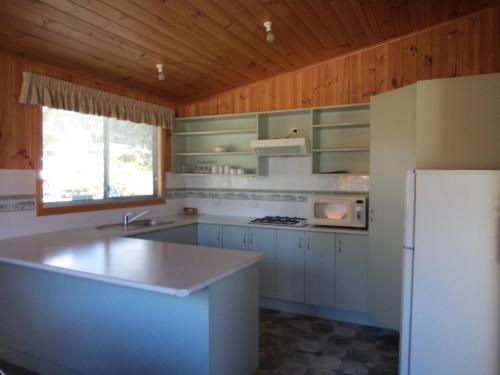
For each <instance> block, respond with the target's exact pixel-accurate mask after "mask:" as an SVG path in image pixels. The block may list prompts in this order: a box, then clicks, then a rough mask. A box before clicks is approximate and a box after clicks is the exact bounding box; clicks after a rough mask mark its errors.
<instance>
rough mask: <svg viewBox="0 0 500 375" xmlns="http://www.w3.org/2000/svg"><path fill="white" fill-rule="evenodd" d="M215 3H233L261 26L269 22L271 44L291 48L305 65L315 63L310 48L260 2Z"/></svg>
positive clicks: (232, 0)
mask: <svg viewBox="0 0 500 375" xmlns="http://www.w3.org/2000/svg"><path fill="white" fill-rule="evenodd" d="M217 1H218V3H222V4H224V5H225V6H226V5H227V4H228V3H233V5H231V6H233V7H236V6H238V7H240V8H243V9H245V10H246V11H247V12H248V13H249V14H251V15H252V16H253V17H254V18H255V19H258V20H260V24H261V25H263V23H264V22H265V21H271V22H272V23H273V34H274V35H275V38H276V39H275V41H274V42H273V43H275V44H280V43H284V44H286V45H289V46H290V48H292V49H293V50H294V51H295V52H296V53H297V54H298V55H299V56H300V57H301V58H303V59H304V60H305V61H307V63H313V62H315V61H317V58H316V57H315V56H314V54H313V52H312V50H311V48H310V46H309V45H307V44H304V43H302V42H301V40H300V39H299V38H298V37H297V35H296V34H295V30H293V29H292V28H291V27H289V26H288V25H287V24H286V23H285V22H281V20H280V19H279V18H278V17H277V16H276V15H275V14H274V13H273V12H271V10H270V9H269V8H267V7H266V6H265V5H264V4H262V3H261V2H260V1H236V0H217ZM262 27H263V26H262Z"/></svg>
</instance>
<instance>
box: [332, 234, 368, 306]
mask: <svg viewBox="0 0 500 375" xmlns="http://www.w3.org/2000/svg"><path fill="white" fill-rule="evenodd" d="M336 240H337V244H336V247H337V257H336V271H335V284H336V293H335V306H336V308H337V309H343V310H351V311H361V312H366V306H367V294H368V285H367V284H368V281H367V279H368V236H361V235H350V234H337V235H336Z"/></svg>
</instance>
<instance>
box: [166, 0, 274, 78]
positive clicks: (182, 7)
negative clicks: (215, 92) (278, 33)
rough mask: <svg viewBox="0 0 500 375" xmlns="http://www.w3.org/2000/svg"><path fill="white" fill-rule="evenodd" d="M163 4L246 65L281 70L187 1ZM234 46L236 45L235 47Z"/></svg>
mask: <svg viewBox="0 0 500 375" xmlns="http://www.w3.org/2000/svg"><path fill="white" fill-rule="evenodd" d="M164 6H165V8H166V9H168V10H170V12H171V13H173V14H178V15H180V16H182V17H181V18H180V19H181V20H187V21H185V22H184V26H185V27H190V28H193V29H195V30H199V31H200V32H201V33H205V34H208V36H209V37H210V36H211V37H213V38H215V39H216V40H217V41H218V42H217V43H221V44H222V45H226V46H228V47H229V48H230V49H231V50H232V52H233V53H234V54H235V56H238V55H241V56H243V57H244V59H243V61H246V64H247V67H251V68H252V69H255V70H258V69H261V70H262V71H263V72H264V73H266V72H271V73H273V72H274V73H277V72H281V71H282V68H280V67H279V66H278V65H276V64H275V63H274V62H272V61H270V60H269V58H268V57H267V56H266V55H265V54H262V53H261V52H260V51H258V50H256V49H255V48H254V47H253V46H250V45H249V44H247V43H246V42H245V41H243V40H242V39H240V38H238V37H236V36H233V35H232V34H231V33H228V32H227V31H226V30H225V29H224V27H222V26H220V25H218V24H217V23H216V22H214V21H213V20H212V19H211V18H210V17H209V16H207V15H206V14H205V13H203V12H201V11H200V10H199V9H197V8H196V7H194V6H192V5H191V4H189V3H188V2H186V1H182V0H181V1H175V2H164ZM235 46H238V47H237V48H235ZM238 58H240V57H238Z"/></svg>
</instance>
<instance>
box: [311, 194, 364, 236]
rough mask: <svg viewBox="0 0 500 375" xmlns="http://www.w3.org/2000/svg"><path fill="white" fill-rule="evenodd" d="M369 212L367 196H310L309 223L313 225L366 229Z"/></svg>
mask: <svg viewBox="0 0 500 375" xmlns="http://www.w3.org/2000/svg"><path fill="white" fill-rule="evenodd" d="M367 212H368V197H367V196H363V195H320V194H318V195H310V196H309V214H308V218H307V221H308V223H309V224H312V225H328V226H332V227H348V228H366V227H367Z"/></svg>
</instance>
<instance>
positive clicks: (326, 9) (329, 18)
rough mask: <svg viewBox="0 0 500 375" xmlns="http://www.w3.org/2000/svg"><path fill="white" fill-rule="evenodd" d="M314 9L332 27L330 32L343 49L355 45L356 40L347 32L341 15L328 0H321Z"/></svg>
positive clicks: (326, 24) (324, 22)
mask: <svg viewBox="0 0 500 375" xmlns="http://www.w3.org/2000/svg"><path fill="white" fill-rule="evenodd" d="M314 5H315V6H314V11H315V12H316V14H317V15H318V17H319V18H320V19H321V20H322V21H323V24H324V25H325V26H327V27H328V28H329V29H330V33H331V34H332V35H333V36H334V38H335V40H336V41H337V43H338V44H339V47H340V48H341V49H342V50H344V51H345V50H348V49H350V48H354V47H355V42H354V40H352V38H351V37H350V36H349V34H348V33H347V30H346V29H345V27H344V25H343V24H342V21H341V20H340V18H339V16H338V15H337V13H336V12H335V10H333V8H332V7H331V6H330V4H329V2H328V1H319V2H318V3H315V4H314Z"/></svg>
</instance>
